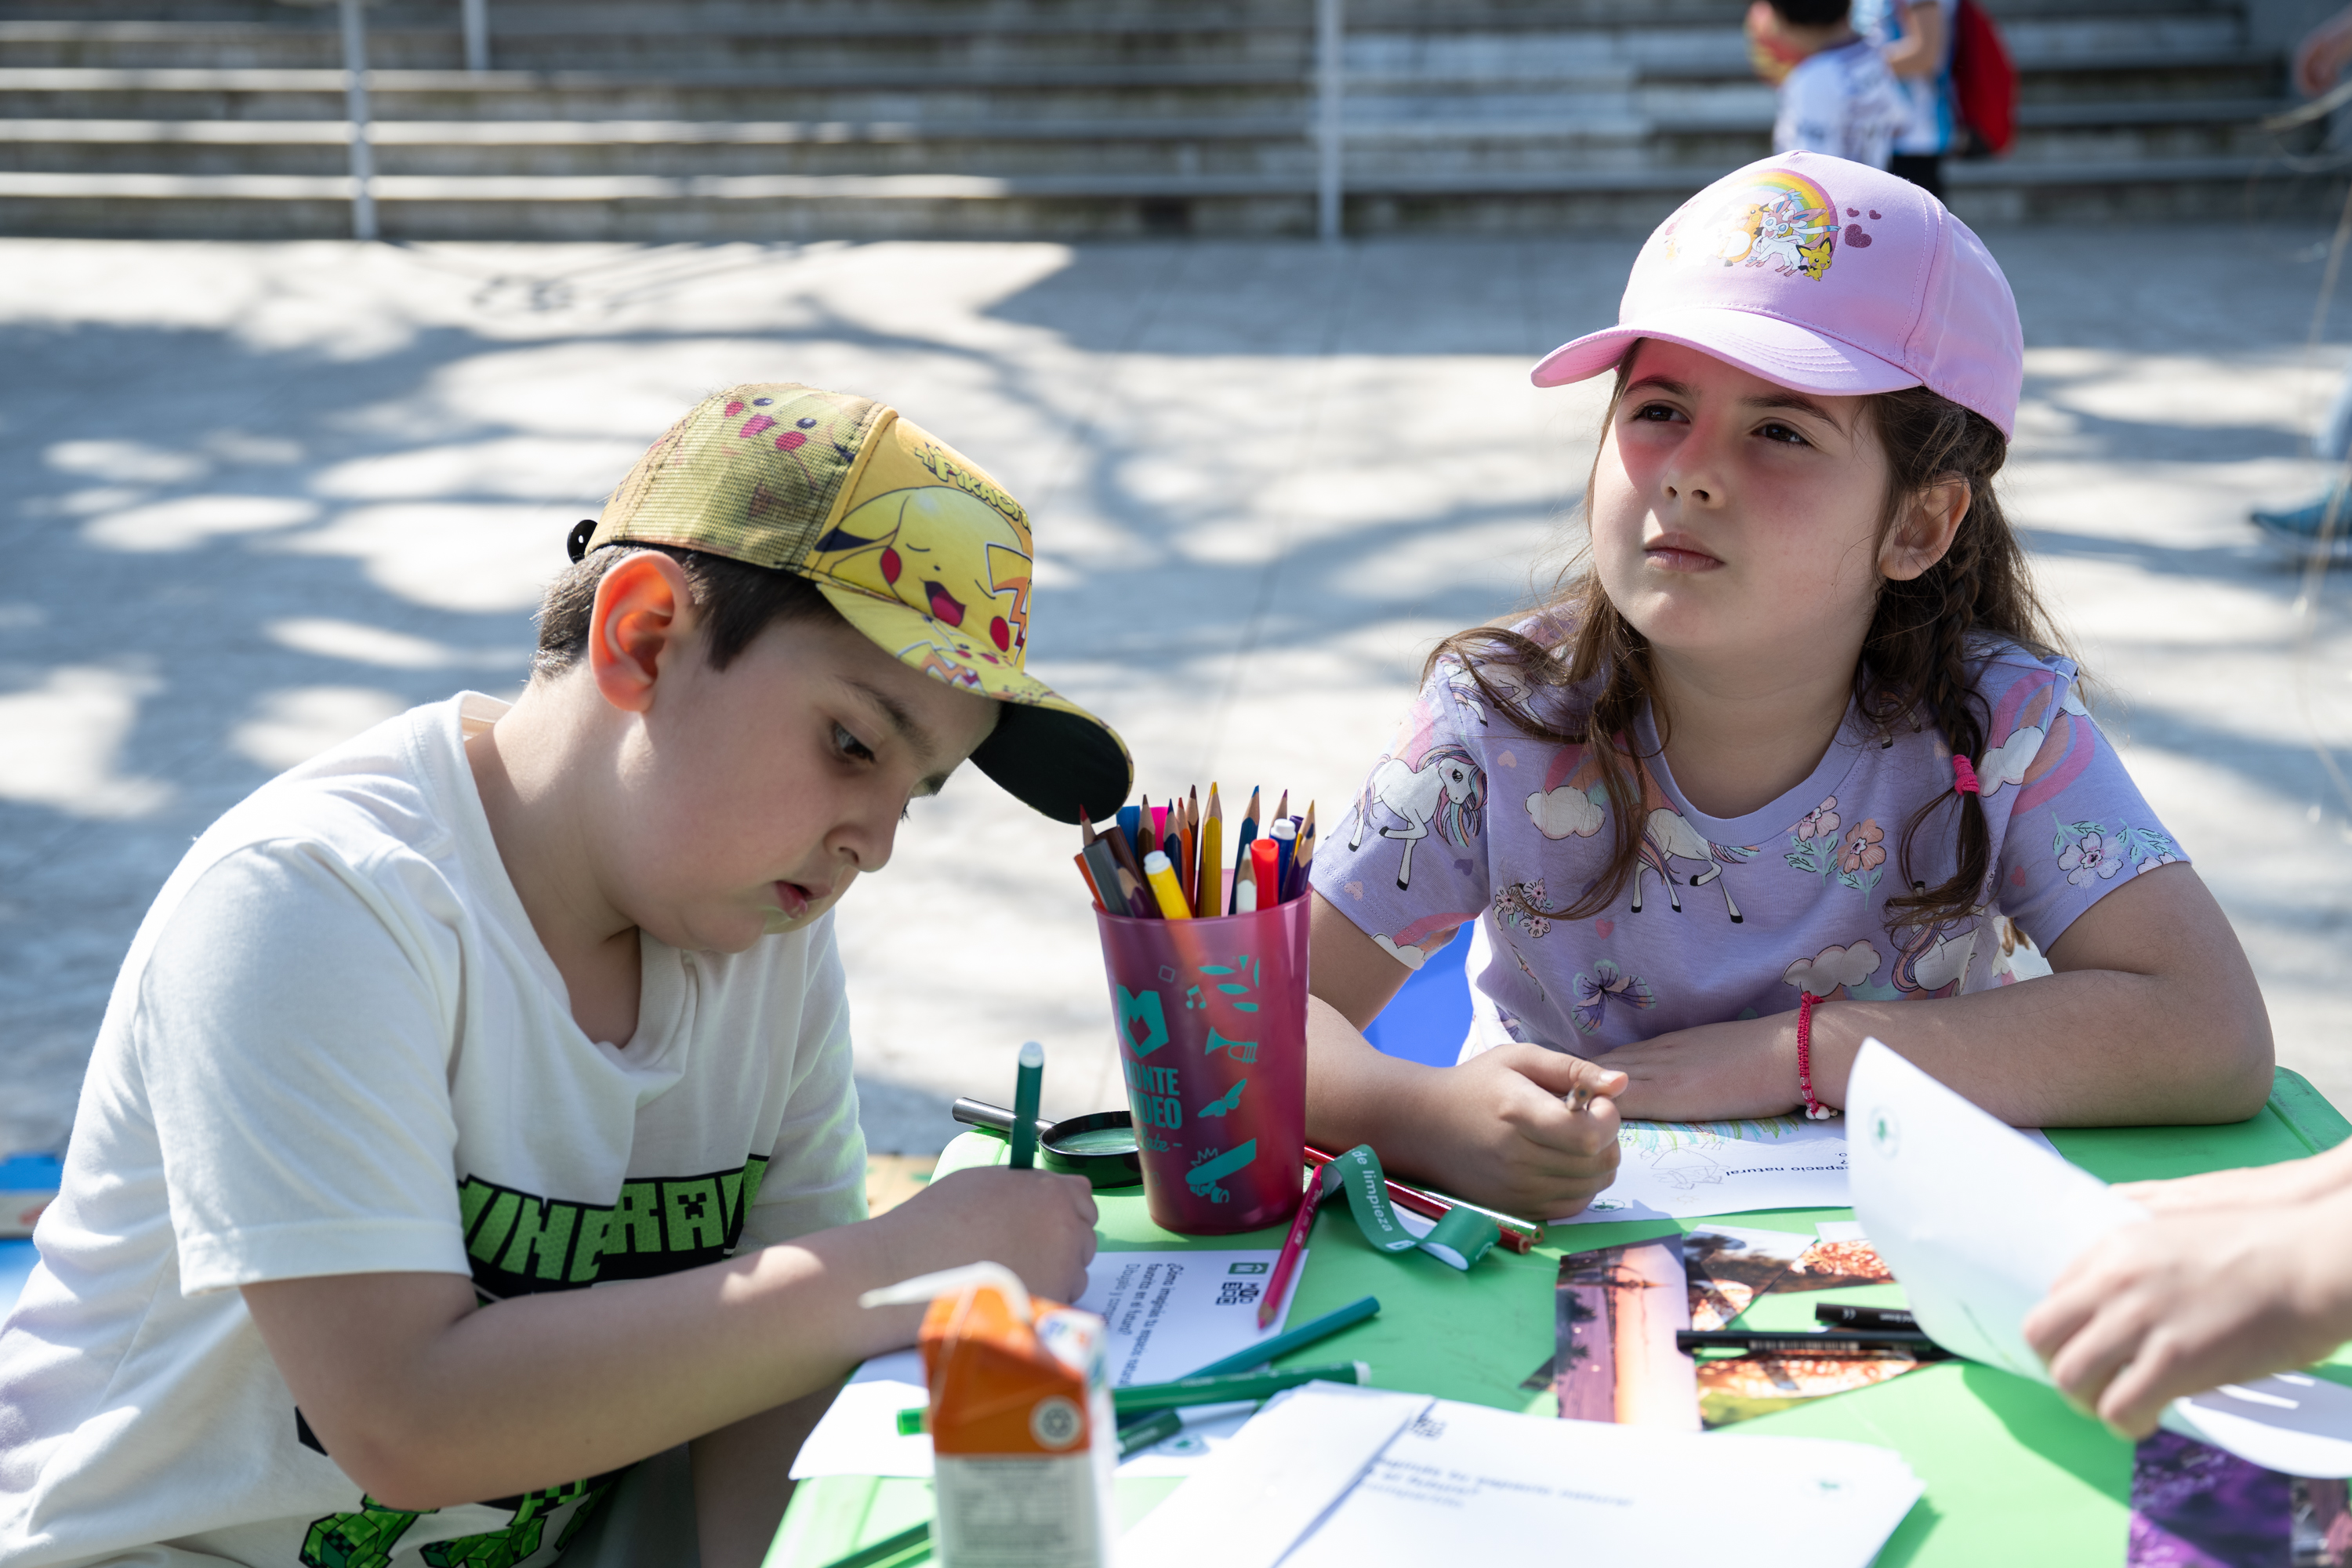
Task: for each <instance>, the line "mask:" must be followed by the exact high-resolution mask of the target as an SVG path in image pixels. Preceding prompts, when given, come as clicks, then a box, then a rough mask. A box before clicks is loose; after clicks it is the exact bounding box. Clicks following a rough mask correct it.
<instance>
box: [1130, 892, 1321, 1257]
mask: <svg viewBox="0 0 2352 1568" xmlns="http://www.w3.org/2000/svg"><path fill="white" fill-rule="evenodd" d="M1310 901H1311V900H1307V899H1293V900H1290V901H1289V902H1288V903H1286V904H1277V905H1276V906H1275V907H1274V908H1273V909H1270V910H1259V911H1258V912H1256V913H1255V914H1247V915H1220V916H1216V917H1213V918H1212V919H1208V920H1190V921H1152V920H1130V919H1129V918H1128V917H1126V916H1124V915H1108V914H1104V913H1101V912H1100V911H1097V913H1096V915H1095V923H1096V924H1097V926H1098V927H1099V928H1100V929H1101V931H1102V946H1103V964H1104V967H1105V968H1106V969H1107V970H1108V972H1109V980H1110V1003H1111V1023H1112V1026H1113V1027H1114V1028H1115V1029H1116V1030H1117V1031H1118V1057H1119V1067H1120V1069H1121V1071H1122V1073H1123V1074H1124V1075H1125V1077H1126V1079H1127V1102H1128V1106H1129V1109H1130V1110H1133V1112H1134V1113H1135V1139H1136V1143H1137V1146H1138V1150H1139V1153H1140V1155H1141V1157H1142V1163H1143V1196H1144V1201H1145V1202H1146V1203H1147V1204H1148V1205H1150V1209H1151V1218H1152V1222H1153V1223H1154V1224H1156V1225H1158V1226H1160V1228H1161V1229H1163V1230H1172V1231H1175V1232H1177V1233H1178V1234H1180V1235H1184V1236H1218V1235H1224V1234H1227V1233H1230V1232H1233V1231H1239V1230H1256V1229H1258V1228H1259V1227H1260V1226H1269V1225H1278V1224H1280V1223H1282V1222H1283V1221H1285V1220H1287V1219H1288V1218H1289V1217H1290V1215H1291V1213H1292V1211H1293V1210H1294V1209H1296V1208H1297V1205H1298V1193H1299V1185H1300V1181H1301V1176H1300V1172H1301V1171H1302V1169H1303V1168H1304V1167H1303V1165H1302V1163H1301V1162H1302V1160H1303V1158H1304V1152H1305V1148H1306V1142H1307V905H1308V903H1309V902H1310Z"/></svg>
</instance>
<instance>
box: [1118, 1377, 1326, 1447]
mask: <svg viewBox="0 0 2352 1568" xmlns="http://www.w3.org/2000/svg"><path fill="white" fill-rule="evenodd" d="M1364 1373H1365V1367H1364V1363H1361V1362H1359V1361H1337V1362H1332V1363H1328V1364H1327V1365H1324V1366H1297V1367H1290V1368H1286V1370H1284V1371H1281V1372H1245V1373H1238V1374H1231V1375H1227V1376H1223V1377H1180V1378H1178V1379H1177V1380H1176V1381H1175V1382H1173V1383H1137V1384H1129V1385H1128V1386H1127V1387H1125V1388H1114V1389H1112V1390H1111V1391H1110V1405H1111V1408H1112V1409H1113V1410H1116V1411H1117V1412H1118V1414H1120V1415H1127V1414H1129V1412H1137V1413H1140V1412H1142V1411H1146V1410H1178V1409H1183V1408H1186V1407H1188V1406H1191V1405H1226V1404H1232V1403H1234V1402H1236V1401H1239V1400H1244V1399H1264V1398H1266V1397H1267V1396H1269V1395H1271V1394H1280V1393H1281V1392H1282V1391H1283V1390H1284V1389H1286V1388H1297V1386H1298V1385H1299V1384H1302V1383H1353V1384H1362V1383H1364V1382H1366V1381H1367V1379H1366V1378H1365V1376H1364ZM1121 1436H1125V1429H1124V1428H1121Z"/></svg>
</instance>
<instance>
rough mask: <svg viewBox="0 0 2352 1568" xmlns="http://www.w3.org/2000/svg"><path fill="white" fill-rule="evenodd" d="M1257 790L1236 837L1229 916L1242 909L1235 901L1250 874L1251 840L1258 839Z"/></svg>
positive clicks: (1252, 789) (1253, 791)
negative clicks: (1232, 889)
mask: <svg viewBox="0 0 2352 1568" xmlns="http://www.w3.org/2000/svg"><path fill="white" fill-rule="evenodd" d="M1257 807H1258V799H1257V790H1256V788H1255V786H1252V788H1251V790H1250V803H1249V809H1248V810H1247V811H1245V812H1244V813H1242V825H1241V828H1240V830H1239V831H1238V832H1237V833H1235V834H1234V891H1233V894H1232V896H1231V897H1229V898H1228V899H1227V900H1225V913H1227V914H1232V913H1233V912H1234V910H1236V909H1238V908H1240V905H1239V904H1237V903H1236V902H1235V901H1234V900H1237V899H1239V898H1240V897H1241V887H1242V879H1243V878H1244V877H1246V876H1248V875H1249V874H1250V860H1249V847H1250V840H1252V839H1253V838H1255V837H1257Z"/></svg>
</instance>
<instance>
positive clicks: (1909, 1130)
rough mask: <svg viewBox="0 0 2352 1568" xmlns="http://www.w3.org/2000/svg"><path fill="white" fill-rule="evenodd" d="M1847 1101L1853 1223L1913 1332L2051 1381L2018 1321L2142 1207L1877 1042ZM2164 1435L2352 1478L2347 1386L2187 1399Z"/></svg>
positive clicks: (2275, 1384) (1858, 1061) (2300, 1381)
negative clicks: (1908, 1314) (1896, 1287)
mask: <svg viewBox="0 0 2352 1568" xmlns="http://www.w3.org/2000/svg"><path fill="white" fill-rule="evenodd" d="M1846 1102H1847V1113H1848V1116H1849V1118H1850V1119H1851V1120H1852V1121H1853V1123H1854V1125H1855V1129H1856V1131H1857V1132H1858V1134H1859V1136H1858V1137H1857V1138H1856V1139H1855V1141H1854V1145H1853V1189H1854V1190H1853V1210H1854V1215H1855V1217H1856V1218H1857V1219H1858V1220H1859V1221H1860V1222H1861V1224H1862V1226H1863V1229H1864V1231H1865V1232H1867V1233H1868V1235H1869V1237H1870V1242H1871V1245H1872V1246H1873V1247H1876V1248H1877V1250H1878V1255H1879V1256H1880V1257H1881V1258H1885V1260H1886V1265H1887V1267H1888V1268H1892V1269H1893V1270H1894V1271H1895V1279H1896V1280H1897V1281H1898V1282H1899V1283H1900V1284H1901V1285H1902V1287H1903V1290H1904V1294H1905V1295H1906V1296H1907V1297H1908V1298H1909V1299H1910V1303H1911V1310H1912V1311H1913V1313H1914V1314H1916V1316H1917V1318H1918V1320H1919V1326H1920V1327H1921V1328H1922V1329H1924V1330H1926V1331H1927V1333H1928V1334H1929V1335H1930V1336H1931V1337H1932V1338H1933V1339H1934V1340H1935V1341H1936V1342H1937V1343H1938V1344H1940V1345H1942V1346H1944V1347H1945V1348H1946V1349H1948V1350H1951V1351H1955V1352H1958V1353H1959V1354H1961V1355H1964V1356H1967V1357H1968V1358H1969V1360H1971V1361H1980V1362H1983V1363H1987V1364H1988V1365H1991V1366H1997V1367H2000V1368H2002V1369H2004V1370H2006V1371H2009V1372H2013V1373H2017V1374H2018V1375H2019V1376H2021V1377H2030V1378H2032V1379H2033V1380H2034V1381H2035V1382H2037V1383H2042V1384H2047V1383H2048V1382H2049V1381H2050V1373H2049V1372H2048V1370H2047V1369H2046V1368H2044V1367H2043V1366H2042V1358H2041V1357H2040V1356H2038V1355H2036V1354H2034V1353H2033V1351H2032V1347H2031V1346H2029V1345H2028V1344H2027V1343H2026V1342H2025V1335H2024V1332H2023V1330H2022V1324H2023V1322H2024V1320H2025V1314H2026V1313H2027V1312H2028V1311H2030V1310H2032V1308H2033V1306H2034V1304H2035V1303H2036V1302H2038V1301H2040V1300H2042V1297H2044V1296H2046V1295H2048V1294H2049V1292H2050V1287H2051V1286H2052V1285H2053V1283H2055V1282H2056V1280H2057V1279H2058V1276H2059V1275H2060V1274H2061V1273H2062V1272H2063V1271H2064V1269H2065V1268H2066V1265H2067V1264H2069V1263H2070V1262H2072V1261H2073V1260H2074V1258H2075V1257H2076V1256H2077V1255H2079V1254H2080V1253H2081V1252H2082V1251H2083V1249H2084V1248H2085V1247H2089V1246H2090V1245H2091V1244H2092V1243H2093V1242H2095V1241H2097V1240H2098V1239H2099V1238H2100V1237H2104V1236H2105V1235H2106V1234H2107V1233H2108V1232H2109V1231H2111V1230H2113V1229H2115V1228H2116V1226H2121V1225H2129V1224H2132V1223H2134V1222H2136V1221H2139V1220H2144V1219H2146V1218H2147V1211H2146V1210H2144V1209H2142V1208H2141V1207H2140V1206H2139V1205H2137V1204H2135V1203H2132V1202H2131V1201H2130V1200H2128V1199H2126V1198H2124V1197H2122V1196H2120V1195H2118V1194H2116V1193H2114V1192H2112V1191H2111V1190H2109V1189H2108V1187H2107V1185H2106V1184H2105V1183H2104V1182H2101V1181H2100V1180H2099V1179H2098V1178H2097V1177H2096V1176H2094V1175H2092V1174H2091V1173H2089V1172H2087V1171H2084V1170H2082V1169H2080V1168H2078V1167H2076V1166H2074V1165H2070V1164H2068V1163H2066V1162H2065V1161H2064V1160H2063V1159H2062V1158H2060V1157H2059V1155H2058V1154H2057V1153H2056V1152H2055V1151H2054V1150H2052V1149H2049V1148H2047V1147H2044V1146H2042V1145H2038V1144H2036V1143H2035V1142H2034V1141H2033V1140H2032V1139H2029V1138H2026V1137H2024V1136H2022V1135H2021V1134H2020V1133H2019V1132H2017V1131H2015V1130H2013V1129H2011V1128H2009V1127H2006V1126H2003V1125H2002V1124H2001V1123H2000V1121H1998V1120H1996V1119H1995V1118H1993V1117H1992V1116H1990V1115H1988V1114H1986V1113H1985V1112H1984V1111H1982V1110H1979V1109H1978V1108H1977V1107H1976V1106H1974V1105H1971V1104H1969V1101H1968V1100H1964V1099H1962V1098H1961V1097H1960V1096H1959V1095H1958V1094H1956V1093H1954V1092H1953V1091H1952V1090H1950V1089H1947V1088H1946V1087H1944V1085H1942V1084H1941V1083H1938V1082H1937V1080H1936V1079H1934V1078H1932V1077H1930V1076H1929V1075H1928V1074H1927V1073H1926V1072H1923V1071H1922V1070H1920V1069H1919V1068H1916V1067H1914V1066H1913V1065H1912V1064H1911V1063H1909V1062H1907V1061H1906V1060H1905V1059H1904V1058H1901V1057H1899V1056H1897V1055H1895V1052H1893V1051H1891V1050H1889V1049H1887V1048H1886V1047H1885V1045H1883V1044H1881V1043H1880V1042H1879V1041H1877V1040H1869V1041H1865V1042H1864V1045H1863V1047H1862V1052H1861V1055H1859V1056H1858V1057H1856V1058H1855V1059H1854V1067H1853V1077H1852V1079H1850V1080H1849V1081H1848V1083H1847V1087H1846ZM2042 1142H2043V1144H2046V1143H2047V1140H2043V1141H2042ZM2164 1425H2165V1426H2168V1427H2169V1428H2170V1429H2171V1430H2173V1431H2176V1432H2179V1433H2181V1434H2182V1435H2183V1436H2190V1437H2195V1438H2197V1439H2198V1440H2200V1442H2207V1443H2211V1444H2213V1445H2214V1446H2215V1447H2221V1448H2226V1449H2228V1450H2229V1451H2230V1452H2231V1453H2233V1454H2235V1455H2237V1456H2238V1457H2239V1458H2242V1459H2246V1460H2250V1461H2251V1462H2252V1463H2254V1464H2257V1465H2261V1466H2263V1467H2264V1468H2269V1469H2273V1470H2284V1471H2285V1472H2287V1473H2288V1474H2290V1475H2301V1476H2321V1477H2338V1476H2352V1389H2346V1388H2343V1387H2341V1386H2339V1385H2337V1384H2331V1383H2328V1382H2326V1380H2324V1379H2316V1378H2309V1377H2305V1376H2302V1375H2301V1374H2297V1373H2290V1374H2286V1375H2283V1376H2279V1377H2266V1378H2263V1379H2262V1380H2261V1381H2260V1382H2258V1383H2252V1384H2246V1385H2244V1386H2243V1387H2238V1386H2234V1385H2233V1386H2231V1387H2229V1388H2225V1389H2217V1390H2214V1391H2212V1392H2210V1393H2207V1394H2194V1395H2191V1396H2190V1397H2189V1398H2186V1399H2179V1400H2175V1401H2174V1402H2173V1405H2172V1407H2171V1409H2170V1410H2168V1411H2167V1412H2166V1414H2165V1417H2164Z"/></svg>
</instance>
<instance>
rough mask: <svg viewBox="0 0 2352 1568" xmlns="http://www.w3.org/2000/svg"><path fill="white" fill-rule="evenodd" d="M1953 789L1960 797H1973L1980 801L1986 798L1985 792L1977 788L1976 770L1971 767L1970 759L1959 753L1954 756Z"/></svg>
mask: <svg viewBox="0 0 2352 1568" xmlns="http://www.w3.org/2000/svg"><path fill="white" fill-rule="evenodd" d="M1952 788H1953V790H1954V792H1955V793H1957V794H1959V795H1975V796H1977V797H1978V798H1979V799H1982V798H1983V796H1984V792H1983V791H1982V790H1980V789H1979V788H1978V787H1977V771H1976V769H1974V768H1972V767H1970V766H1969V760H1968V758H1966V757H1963V756H1961V755H1959V754H1958V752H1955V753H1953V756H1952Z"/></svg>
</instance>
